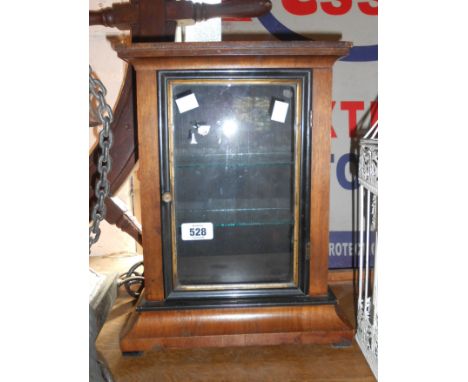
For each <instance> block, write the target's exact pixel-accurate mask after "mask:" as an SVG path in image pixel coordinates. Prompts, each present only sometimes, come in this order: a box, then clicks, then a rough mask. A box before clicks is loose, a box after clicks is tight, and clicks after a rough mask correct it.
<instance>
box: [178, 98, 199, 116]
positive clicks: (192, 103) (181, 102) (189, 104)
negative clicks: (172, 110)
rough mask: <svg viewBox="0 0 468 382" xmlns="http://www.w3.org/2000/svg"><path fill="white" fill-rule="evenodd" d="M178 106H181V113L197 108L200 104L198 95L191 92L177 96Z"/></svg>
mask: <svg viewBox="0 0 468 382" xmlns="http://www.w3.org/2000/svg"><path fill="white" fill-rule="evenodd" d="M175 101H176V104H177V107H178V108H179V113H181V114H182V113H185V112H186V111H189V110H193V109H196V108H197V107H198V106H199V105H198V101H197V97H195V94H193V93H190V94H188V95H186V96H183V97H180V98H177V99H176V100H175Z"/></svg>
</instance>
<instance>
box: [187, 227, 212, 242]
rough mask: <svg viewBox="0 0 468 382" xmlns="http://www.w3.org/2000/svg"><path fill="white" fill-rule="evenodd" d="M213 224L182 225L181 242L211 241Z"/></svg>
mask: <svg viewBox="0 0 468 382" xmlns="http://www.w3.org/2000/svg"><path fill="white" fill-rule="evenodd" d="M212 239H213V223H183V224H182V240H184V241H187V240H212Z"/></svg>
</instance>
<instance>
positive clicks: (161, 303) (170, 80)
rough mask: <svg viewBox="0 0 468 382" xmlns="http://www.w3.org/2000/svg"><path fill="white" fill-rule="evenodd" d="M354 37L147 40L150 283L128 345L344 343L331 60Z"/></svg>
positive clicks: (143, 102)
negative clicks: (332, 243) (333, 234)
mask: <svg viewBox="0 0 468 382" xmlns="http://www.w3.org/2000/svg"><path fill="white" fill-rule="evenodd" d="M350 46H351V44H350V43H346V42H287V43H286V42H216V43H182V44H180V43H179V44H178V43H159V44H152V43H140V44H133V45H129V46H125V45H122V46H119V47H118V48H117V51H118V54H119V56H120V57H121V58H123V59H125V60H128V61H129V63H130V64H132V65H133V66H134V67H135V69H136V76H137V109H138V136H139V150H140V152H139V155H140V174H141V201H142V224H143V245H144V264H145V289H144V292H143V294H142V297H141V298H140V301H139V302H138V305H137V307H136V310H135V312H134V313H132V315H131V317H129V320H128V322H127V323H126V326H125V328H124V331H123V333H122V340H121V349H122V351H124V352H129V351H142V350H148V349H152V348H153V347H155V346H162V347H191V346H232V345H255V344H257V345H258V344H281V343H311V342H317V343H339V342H343V341H349V340H350V339H351V338H352V335H353V333H352V329H351V327H350V325H349V324H348V323H347V322H346V321H344V320H343V319H342V318H341V317H340V315H339V312H338V310H337V306H336V299H335V297H334V295H333V293H332V292H331V291H330V289H329V288H328V284H327V274H328V216H329V167H330V128H331V85H332V65H333V63H334V62H335V61H336V60H337V59H338V58H339V57H340V56H343V55H346V54H347V52H348V50H349V48H350Z"/></svg>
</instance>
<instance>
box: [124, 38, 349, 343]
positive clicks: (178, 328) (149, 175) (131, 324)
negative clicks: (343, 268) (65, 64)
mask: <svg viewBox="0 0 468 382" xmlns="http://www.w3.org/2000/svg"><path fill="white" fill-rule="evenodd" d="M350 47H351V43H347V42H311V41H302V42H279V41H278V42H211V43H159V44H157V43H138V44H132V45H129V46H125V45H121V46H118V47H117V51H118V54H119V56H120V57H121V58H123V59H125V60H127V61H129V62H130V63H131V64H132V65H133V66H134V68H135V69H136V72H137V105H138V125H139V131H138V133H139V156H140V166H141V167H140V171H141V174H142V180H141V192H142V195H141V199H142V225H143V245H144V263H145V290H144V296H143V298H142V299H141V301H140V303H139V305H140V306H144V304H145V303H144V301H148V302H149V303H151V302H160V303H161V304H163V305H164V303H165V298H166V295H165V287H164V270H163V256H162V241H161V226H162V225H161V224H162V222H161V214H160V208H161V189H160V174H159V159H160V155H159V149H160V147H159V132H158V123H159V116H158V108H157V94H158V90H159V89H158V86H159V84H158V83H157V71H159V70H182V69H188V70H197V69H236V68H239V69H240V68H242V69H248V68H255V69H266V68H270V69H278V68H285V69H306V70H311V73H312V88H311V93H312V94H311V110H312V112H311V115H310V116H309V118H310V123H309V125H310V126H309V129H310V136H311V166H310V185H311V189H310V222H311V224H310V227H311V228H310V237H309V242H310V259H307V260H308V261H307V262H306V265H307V267H308V280H309V281H308V283H307V285H305V286H304V291H303V292H304V295H306V296H309V297H310V299H311V300H314V299H316V301H315V302H313V303H312V304H307V303H303V304H297V305H281V303H278V306H257V305H255V306H250V307H232V306H229V307H224V308H217V307H208V308H207V307H205V308H203V307H202V306H200V307H199V308H197V309H193V308H191V307H189V308H182V309H180V307H179V308H173V309H171V308H170V307H169V305H170V304H169V305H168V306H166V307H165V308H164V309H154V310H151V309H149V310H145V311H136V312H134V313H132V315H131V316H130V318H129V320H128V322H127V324H126V326H125V328H124V331H123V332H122V339H121V349H122V351H124V352H133V351H142V350H148V349H152V348H154V347H157V346H161V347H200V346H237V345H238V346H243V345H273V344H282V343H337V342H343V341H349V340H351V339H352V336H353V331H352V328H351V325H350V324H349V323H348V322H346V321H345V320H343V319H342V318H341V317H340V315H339V313H338V312H337V310H336V305H335V303H333V302H330V301H329V302H327V303H323V304H321V303H320V301H318V300H320V298H323V297H324V296H325V297H326V296H327V294H328V235H329V225H328V224H329V202H330V201H329V187H330V145H331V134H330V129H331V110H332V109H331V102H332V100H331V97H332V65H333V63H334V62H335V61H336V60H337V59H338V58H339V57H340V56H343V55H346V54H347V53H348V51H349V48H350ZM317 301H318V302H317Z"/></svg>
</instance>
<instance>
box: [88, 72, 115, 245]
mask: <svg viewBox="0 0 468 382" xmlns="http://www.w3.org/2000/svg"><path fill="white" fill-rule="evenodd" d="M92 71H93V70H92V69H91V66H89V93H90V95H92V96H94V97H95V98H96V100H97V101H98V117H99V120H100V121H101V124H102V127H103V128H102V130H101V132H100V133H99V147H100V148H101V154H100V155H99V161H98V167H97V170H98V173H99V178H98V180H97V182H96V185H95V187H94V194H95V195H96V198H97V201H96V204H95V205H94V208H93V211H92V213H91V222H90V226H89V252H90V253H91V246H92V245H93V244H94V243H96V242H97V241H98V240H99V236H100V235H101V229H100V228H99V224H100V223H101V221H102V220H104V218H105V216H106V205H105V204H104V201H105V200H106V198H107V196H108V195H109V190H110V184H109V181H108V179H107V175H108V174H109V172H110V170H111V168H112V160H111V157H110V148H111V147H112V142H113V136H112V131H111V129H110V125H111V123H112V120H113V114H112V108H111V107H110V106H109V104H108V103H107V102H106V99H105V95H106V93H107V90H106V88H105V87H104V85H103V83H102V82H101V81H100V80H98V79H97V78H94V77H93V75H92Z"/></svg>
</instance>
